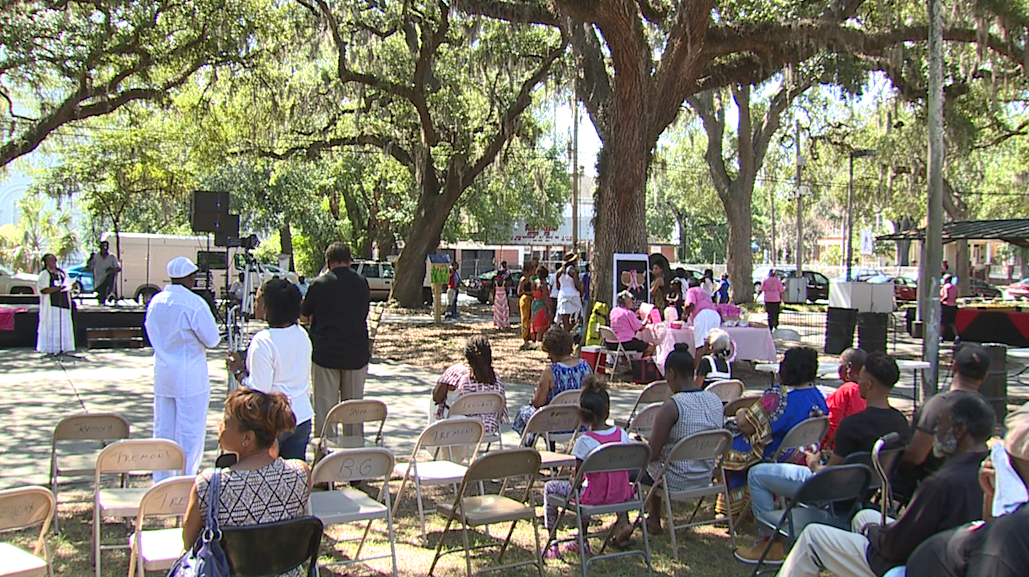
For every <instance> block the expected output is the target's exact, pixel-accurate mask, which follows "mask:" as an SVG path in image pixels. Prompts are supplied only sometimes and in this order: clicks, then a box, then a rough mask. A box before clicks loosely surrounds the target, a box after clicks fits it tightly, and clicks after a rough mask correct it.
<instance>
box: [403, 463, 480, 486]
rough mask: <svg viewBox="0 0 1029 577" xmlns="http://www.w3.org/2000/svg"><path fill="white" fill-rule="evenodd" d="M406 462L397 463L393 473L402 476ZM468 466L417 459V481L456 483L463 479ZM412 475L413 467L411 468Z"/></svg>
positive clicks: (440, 483)
mask: <svg viewBox="0 0 1029 577" xmlns="http://www.w3.org/2000/svg"><path fill="white" fill-rule="evenodd" d="M407 465H408V464H407V463H397V464H396V465H395V466H394V467H393V473H394V474H396V475H399V476H400V477H403V476H404V475H405V474H406V473H407ZM467 470H468V467H465V466H464V465H461V464H458V463H454V462H453V461H419V462H418V482H419V483H421V484H422V485H447V484H458V483H460V482H461V480H462V479H464V474H465V472H466V471H467ZM411 473H412V475H413V474H414V469H412V470H411Z"/></svg>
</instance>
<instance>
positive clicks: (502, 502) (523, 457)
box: [429, 449, 543, 577]
mask: <svg viewBox="0 0 1029 577" xmlns="http://www.w3.org/2000/svg"><path fill="white" fill-rule="evenodd" d="M539 468H540V456H539V453H537V452H536V451H534V450H532V449H510V450H507V451H497V452H495V453H489V454H487V455H483V456H481V457H479V458H478V459H476V460H475V461H474V462H473V463H472V464H471V465H470V466H469V467H468V471H467V472H466V473H465V475H464V479H463V480H462V481H461V488H460V489H459V490H458V492H457V498H456V499H455V500H454V502H453V504H450V503H444V504H441V505H438V506H437V507H436V512H437V513H439V514H440V515H442V516H444V517H446V518H447V523H446V525H445V526H444V527H443V534H442V535H440V538H439V543H438V544H437V545H436V555H435V556H434V557H433V558H432V565H430V566H429V575H432V572H433V570H434V569H435V568H436V563H437V562H439V560H440V558H441V557H442V556H443V555H447V554H450V553H455V552H457V551H458V549H452V550H450V551H443V541H444V540H446V537H447V533H448V532H449V531H450V526H451V524H453V522H454V521H457V522H458V523H460V524H461V538H462V542H463V547H462V548H461V550H463V551H464V557H465V572H466V574H467V576H468V577H471V575H472V557H471V550H472V549H484V548H487V547H491V546H492V544H490V545H482V546H478V547H474V548H473V547H469V545H468V528H469V527H473V528H474V527H481V526H485V527H486V535H487V536H489V537H491V538H492V535H490V532H489V526H490V525H491V524H494V523H507V522H510V523H511V528H510V529H509V530H508V532H507V537H506V538H505V539H504V542H503V544H502V545H501V546H500V552H499V554H498V555H497V563H501V562H503V560H504V553H505V552H506V551H507V546H508V545H509V544H510V543H511V536H512V535H514V530H515V526H516V525H517V524H518V521H529V522H530V523H531V524H532V531H533V535H534V536H535V537H536V550H535V551H534V552H533V557H532V560H531V561H520V562H517V563H509V564H507V565H501V566H499V567H490V568H489V569H485V570H483V571H479V572H477V574H478V573H485V572H486V571H498V570H501V569H511V568H514V567H520V566H522V565H535V566H536V571H537V573H538V574H539V575H540V577H542V576H543V562H542V558H541V555H540V532H539V522H538V519H537V518H536V508H535V507H533V505H532V501H531V498H532V485H533V482H534V481H535V480H536V476H537V474H538V473H539ZM517 477H527V478H528V483H527V484H526V486H525V493H523V494H522V497H521V499H512V498H511V497H505V496H504V494H503V489H501V491H500V493H498V494H495V495H492V494H491V495H487V494H485V493H483V491H482V489H480V490H479V495H477V496H471V495H469V494H468V488H469V487H470V486H471V485H473V484H478V485H479V486H480V487H481V486H482V484H483V482H485V481H489V480H494V481H496V480H500V479H503V480H504V481H507V480H508V479H511V478H517ZM505 486H506V483H505Z"/></svg>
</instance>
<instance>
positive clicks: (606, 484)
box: [579, 427, 632, 505]
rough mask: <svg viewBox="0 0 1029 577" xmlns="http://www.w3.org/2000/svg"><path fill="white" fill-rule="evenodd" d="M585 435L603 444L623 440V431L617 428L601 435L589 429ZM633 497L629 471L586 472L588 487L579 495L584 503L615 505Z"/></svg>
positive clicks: (580, 500)
mask: <svg viewBox="0 0 1029 577" xmlns="http://www.w3.org/2000/svg"><path fill="white" fill-rule="evenodd" d="M583 434H584V435H586V436H588V437H591V438H593V439H596V441H597V442H598V443H600V444H601V445H606V444H608V443H617V442H619V441H621V440H622V431H621V430H620V429H618V428H617V427H616V428H615V431H614V432H613V433H608V434H607V435H601V434H598V433H596V432H594V431H587V432H586V433H583ZM631 498H632V485H630V484H629V471H608V472H606V473H586V488H585V489H583V491H582V494H581V495H580V496H579V502H580V503H582V504H583V505H614V504H616V503H624V502H626V501H628V500H629V499H631Z"/></svg>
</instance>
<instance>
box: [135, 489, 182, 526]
mask: <svg viewBox="0 0 1029 577" xmlns="http://www.w3.org/2000/svg"><path fill="white" fill-rule="evenodd" d="M195 480H196V478H195V477H193V476H188V477H172V478H170V479H165V480H163V481H161V482H160V483H157V484H156V485H154V486H153V487H150V489H149V490H148V491H147V492H146V494H144V495H143V498H142V499H141V500H140V501H139V514H138V515H137V516H136V529H137V530H140V529H142V527H143V520H144V517H181V516H184V515H185V514H186V506H187V505H189V497H190V495H192V494H193V483H194V482H195Z"/></svg>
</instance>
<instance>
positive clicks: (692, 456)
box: [668, 429, 732, 463]
mask: <svg viewBox="0 0 1029 577" xmlns="http://www.w3.org/2000/svg"><path fill="white" fill-rule="evenodd" d="M731 446H732V433H730V432H729V431H727V430H725V429H717V430H714V431H704V432H702V433H693V434H692V435H688V436H686V437H683V438H682V439H680V440H679V442H678V443H676V444H675V446H674V447H672V450H671V451H669V453H668V462H670V463H676V462H679V461H705V460H708V459H718V458H720V457H721V456H722V455H724V454H725V452H726V451H728V450H729V447H731Z"/></svg>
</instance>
